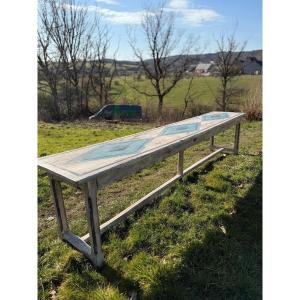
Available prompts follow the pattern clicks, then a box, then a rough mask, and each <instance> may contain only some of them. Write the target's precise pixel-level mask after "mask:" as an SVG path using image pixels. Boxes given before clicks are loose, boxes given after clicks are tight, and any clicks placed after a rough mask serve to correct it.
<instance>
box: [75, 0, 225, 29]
mask: <svg viewBox="0 0 300 300" xmlns="http://www.w3.org/2000/svg"><path fill="white" fill-rule="evenodd" d="M97 1H98V2H116V1H113V0H97ZM116 3H117V2H116ZM81 7H82V6H81ZM78 8H79V7H78ZM86 8H87V9H88V10H89V11H94V12H97V13H100V14H101V15H102V16H103V18H104V19H105V20H106V21H107V22H110V23H114V24H127V25H130V24H140V23H141V21H142V19H143V16H144V14H145V11H144V10H139V11H117V10H112V9H108V8H103V7H100V6H95V5H89V6H87V7H86ZM166 10H168V11H171V12H174V13H176V14H177V15H178V17H179V18H180V20H181V22H182V23H184V24H186V25H188V26H200V25H202V24H203V23H206V22H213V21H216V20H218V19H219V18H220V15H219V14H218V13H217V12H216V11H214V10H212V9H209V8H188V1H187V0H171V1H170V2H169V4H168V5H167V7H166Z"/></svg>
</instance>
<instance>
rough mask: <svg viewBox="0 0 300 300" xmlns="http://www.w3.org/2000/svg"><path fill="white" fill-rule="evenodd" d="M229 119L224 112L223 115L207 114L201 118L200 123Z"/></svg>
mask: <svg viewBox="0 0 300 300" xmlns="http://www.w3.org/2000/svg"><path fill="white" fill-rule="evenodd" d="M226 118H229V114H228V113H226V112H223V113H209V114H205V115H203V116H201V120H202V121H214V120H221V119H226Z"/></svg>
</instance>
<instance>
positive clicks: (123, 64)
mask: <svg viewBox="0 0 300 300" xmlns="http://www.w3.org/2000/svg"><path fill="white" fill-rule="evenodd" d="M217 55H218V53H217V52H216V53H205V54H193V55H189V56H190V58H191V65H193V64H197V63H199V62H200V61H201V62H203V63H209V62H210V61H216V59H217ZM250 57H255V58H256V59H257V60H258V61H262V50H252V51H244V52H243V54H242V56H241V59H242V60H246V59H247V58H250ZM170 59H174V56H172V57H170ZM111 61H112V60H108V62H111ZM146 61H147V62H151V59H148V60H146ZM117 68H118V75H132V74H134V73H137V72H139V69H140V64H139V62H138V61H129V60H118V61H117Z"/></svg>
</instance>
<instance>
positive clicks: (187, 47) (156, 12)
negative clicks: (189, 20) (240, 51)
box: [129, 5, 193, 119]
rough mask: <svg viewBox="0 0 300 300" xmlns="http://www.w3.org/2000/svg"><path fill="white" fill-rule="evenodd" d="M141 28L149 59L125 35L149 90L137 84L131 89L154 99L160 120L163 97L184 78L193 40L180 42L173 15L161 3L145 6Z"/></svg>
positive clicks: (132, 38) (131, 39) (133, 40)
mask: <svg viewBox="0 0 300 300" xmlns="http://www.w3.org/2000/svg"><path fill="white" fill-rule="evenodd" d="M141 28H142V34H143V36H144V38H145V40H146V44H147V48H148V51H149V52H148V55H149V56H150V58H151V59H148V60H147V59H146V57H147V55H145V54H144V53H143V51H142V50H141V49H139V48H138V46H137V43H136V40H135V39H134V37H132V35H131V36H129V43H130V45H131V48H132V49H133V52H134V55H135V56H136V57H137V59H138V60H139V62H140V65H141V67H142V69H143V71H144V73H145V76H146V78H147V79H149V81H150V83H151V86H152V89H153V91H152V92H148V91H145V90H142V89H140V88H138V87H137V86H133V88H134V89H135V90H136V91H137V92H139V93H140V94H143V95H145V96H148V97H157V98H158V115H159V118H160V119H161V118H162V109H163V102H164V98H165V96H166V95H167V94H168V93H170V91H171V90H172V89H173V88H174V87H175V86H176V84H177V83H178V82H179V81H180V80H181V79H182V78H183V77H184V74H185V72H186V70H187V69H188V66H189V63H190V60H189V56H188V54H189V53H190V51H191V49H192V48H193V43H192V42H193V41H192V40H191V38H190V39H186V40H185V41H183V39H182V36H183V35H182V34H177V32H175V28H174V14H173V13H171V12H170V11H168V10H167V9H166V8H165V7H164V5H160V6H159V7H156V8H154V9H151V8H150V9H147V10H146V12H145V15H144V17H143V20H142V24H141Z"/></svg>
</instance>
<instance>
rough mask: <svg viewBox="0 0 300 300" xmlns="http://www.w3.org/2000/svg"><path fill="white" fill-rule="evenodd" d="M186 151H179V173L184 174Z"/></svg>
mask: <svg viewBox="0 0 300 300" xmlns="http://www.w3.org/2000/svg"><path fill="white" fill-rule="evenodd" d="M183 163H184V152H183V151H180V152H178V165H177V174H178V175H183Z"/></svg>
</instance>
